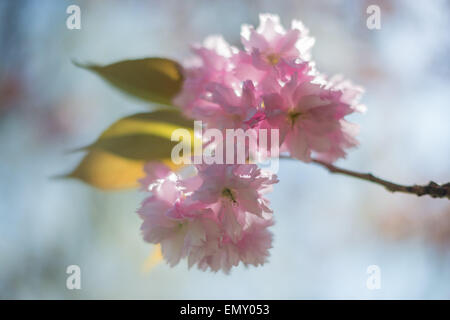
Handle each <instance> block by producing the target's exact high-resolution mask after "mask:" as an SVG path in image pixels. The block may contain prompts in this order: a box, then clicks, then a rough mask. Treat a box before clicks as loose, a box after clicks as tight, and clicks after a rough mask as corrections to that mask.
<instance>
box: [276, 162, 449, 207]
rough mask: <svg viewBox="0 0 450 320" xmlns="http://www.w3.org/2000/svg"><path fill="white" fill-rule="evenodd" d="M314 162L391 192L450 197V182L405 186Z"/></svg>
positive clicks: (330, 170)
mask: <svg viewBox="0 0 450 320" xmlns="http://www.w3.org/2000/svg"><path fill="white" fill-rule="evenodd" d="M283 158H284V159H292V158H289V157H283ZM312 162H313V163H315V164H317V165H319V166H321V167H324V168H325V169H327V170H328V171H329V172H330V173H336V174H342V175H346V176H350V177H354V178H357V179H361V180H366V181H370V182H373V183H376V184H379V185H381V186H383V187H385V188H386V189H387V190H389V191H391V192H403V193H409V194H415V195H417V196H419V197H420V196H423V195H429V196H430V197H432V198H448V199H450V183H446V184H441V185H439V184H437V183H436V182H433V181H430V182H429V183H428V184H427V185H417V184H416V185H413V186H404V185H400V184H397V183H393V182H390V181H387V180H383V179H381V178H378V177H375V176H374V175H373V174H371V173H360V172H355V171H351V170H347V169H342V168H339V167H336V166H334V165H332V164H330V163H327V162H325V161H321V160H317V159H313V160H312Z"/></svg>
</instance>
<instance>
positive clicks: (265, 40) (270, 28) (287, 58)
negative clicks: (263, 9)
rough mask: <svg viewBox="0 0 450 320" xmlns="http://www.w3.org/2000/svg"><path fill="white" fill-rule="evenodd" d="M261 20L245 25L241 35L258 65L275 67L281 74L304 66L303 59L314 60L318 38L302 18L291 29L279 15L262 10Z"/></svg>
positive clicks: (258, 67)
mask: <svg viewBox="0 0 450 320" xmlns="http://www.w3.org/2000/svg"><path fill="white" fill-rule="evenodd" d="M259 20H260V24H259V26H258V28H257V29H256V30H255V29H254V27H253V26H249V25H243V26H242V28H241V39H242V44H243V45H244V48H245V50H246V51H247V52H248V53H249V54H250V55H251V58H252V64H253V66H255V67H256V68H257V69H260V70H265V71H270V70H272V69H273V68H275V70H276V71H278V72H279V74H280V76H284V75H285V74H286V73H291V72H289V70H290V69H296V68H303V64H302V62H305V61H308V60H310V52H309V51H310V49H311V47H312V46H313V45H314V39H313V38H311V37H309V36H308V30H307V29H306V28H305V27H304V26H303V24H302V23H301V22H300V21H297V20H294V21H292V26H291V29H289V30H287V31H286V30H285V29H284V27H283V26H282V25H281V23H280V18H279V17H278V16H276V15H271V14H261V15H260V16H259Z"/></svg>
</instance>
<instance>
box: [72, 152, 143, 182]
mask: <svg viewBox="0 0 450 320" xmlns="http://www.w3.org/2000/svg"><path fill="white" fill-rule="evenodd" d="M143 166H144V161H136V160H129V159H125V158H122V157H119V156H116V155H113V154H110V153H108V152H102V151H98V150H94V151H90V152H89V153H88V154H87V155H86V156H85V157H84V158H83V160H82V161H81V162H80V164H79V165H78V167H77V168H76V169H75V170H74V171H73V172H72V173H70V174H69V175H68V177H71V178H77V179H80V180H82V181H84V182H86V183H88V184H90V185H92V186H94V187H97V188H99V189H103V190H118V189H126V188H134V187H137V186H138V179H140V178H142V177H143V176H144V171H143Z"/></svg>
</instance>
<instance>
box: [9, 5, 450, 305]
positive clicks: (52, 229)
mask: <svg viewBox="0 0 450 320" xmlns="http://www.w3.org/2000/svg"><path fill="white" fill-rule="evenodd" d="M71 4H76V5H79V6H80V8H81V23H82V29H81V30H68V29H67V28H66V24H65V22H66V19H67V17H68V15H67V14H66V8H67V7H68V6H69V5H71ZM371 4H376V5H379V6H380V8H381V29H380V30H369V29H368V28H367V27H366V19H367V17H368V15H367V13H366V8H367V7H368V6H369V5H371ZM260 12H263V13H264V12H271V13H276V14H279V15H280V16H281V19H282V21H283V23H284V24H285V26H288V25H289V24H290V20H291V19H301V20H302V21H303V22H304V23H305V25H306V26H307V27H308V28H309V29H310V33H311V34H312V36H314V37H315V38H316V45H315V47H314V49H313V58H314V59H315V60H316V61H317V67H318V69H319V70H321V71H322V72H325V73H328V74H334V73H341V74H343V75H345V76H346V77H348V78H350V79H352V80H353V81H354V82H355V83H357V84H360V85H362V86H364V87H365V88H366V93H365V95H364V98H363V102H364V103H365V104H366V105H367V106H368V112H367V113H366V114H365V115H356V116H354V117H352V119H351V120H352V121H354V122H356V123H359V124H360V125H361V134H360V142H361V145H360V147H359V148H358V149H355V150H353V151H350V152H349V155H348V158H347V159H345V160H341V161H339V162H338V165H341V166H343V167H346V168H351V169H354V170H360V171H371V172H373V173H375V174H377V175H379V176H381V177H384V178H387V179H390V180H393V181H396V182H399V183H404V184H414V183H423V184H425V183H427V182H428V181H429V180H433V181H436V182H448V181H449V180H450V140H449V137H450V127H449V124H450V108H449V101H450V91H449V90H448V88H449V84H450V69H449V59H450V41H449V36H448V30H449V29H450V19H449V17H450V3H449V2H448V1H445V0H442V1H439V0H436V1H425V0H420V1H407V0H403V1H401V0H397V1H376V0H367V1H351V2H350V1H312V0H310V1H299V0H292V1H241V0H221V1H193V0H189V1H175V0H173V1H159V0H154V1H137V0H136V1H131V0H130V1H123V0H120V1H119V0H115V1H76V0H72V1H56V0H39V1H38V0H34V1H32V0H30V1H24V0H20V1H19V0H15V1H10V0H1V1H0V146H1V149H0V150H1V151H0V152H1V157H0V298H8V299H9V298H23V299H29V298H40V299H54V298H62V299H80V298H87V299H90V298H99V299H110V298H124V299H128V298H139V299H141V298H142V299H169V298H170V299H203V298H209V299H231V298H235V299H302V298H312V299H316V298H324V299H330V298H338V299H342V298H356V299H379V298H405V299H416V298H424V299H428V298H439V299H441V298H444V299H448V298H450V202H449V201H448V200H436V199H431V198H418V197H415V196H412V195H402V194H391V193H389V192H387V191H386V190H384V189H382V188H381V187H380V186H377V185H374V184H371V183H368V182H364V181H357V180H355V179H351V178H348V177H344V176H335V175H330V174H328V173H327V172H326V171H324V170H323V169H322V168H319V167H316V166H314V165H307V164H302V163H299V162H293V161H289V162H286V163H282V164H281V167H280V171H279V173H278V175H279V178H280V183H279V184H278V185H277V186H276V188H275V189H274V192H273V193H272V194H270V195H269V198H270V200H271V201H272V207H273V209H274V211H275V219H276V225H275V226H274V227H273V228H272V231H273V233H274V238H275V240H274V247H273V249H272V250H271V257H270V261H269V262H268V263H267V264H266V265H265V266H263V267H259V268H248V269H247V268H245V267H239V268H236V269H234V270H233V271H232V273H231V274H230V275H224V274H222V273H218V274H214V273H209V272H206V273H205V272H201V271H198V270H195V269H193V270H190V271H188V269H187V265H186V263H185V262H182V263H180V265H178V266H177V267H175V268H170V267H168V266H167V265H166V264H164V263H160V264H158V265H156V266H154V267H153V268H152V269H151V270H145V269H146V268H145V267H144V265H145V261H146V259H147V257H148V256H149V254H151V252H152V250H153V247H152V245H149V244H146V243H144V242H143V240H142V239H141V236H140V232H139V226H140V220H139V218H138V216H137V215H136V214H135V210H136V208H137V207H138V206H139V203H140V201H141V200H142V198H143V194H141V193H139V192H138V191H137V190H130V191H121V192H102V191H98V190H95V189H93V188H92V187H89V186H87V185H85V184H83V183H81V182H79V181H74V180H66V181H64V180H63V181H61V180H52V179H51V177H52V176H54V175H57V174H61V173H66V172H69V171H70V170H71V169H73V168H74V167H75V165H76V164H77V163H78V161H79V160H80V159H81V157H82V154H73V153H68V152H67V151H68V150H71V149H73V148H75V147H79V146H82V145H86V144H88V143H90V142H92V141H93V140H94V139H95V138H96V137H97V136H98V135H99V133H100V132H101V131H102V130H104V129H105V128H106V127H107V126H108V125H109V124H110V123H112V122H113V121H114V120H117V119H119V118H121V117H123V116H126V115H129V114H132V113H135V112H140V111H145V110H148V109H149V106H148V105H146V104H145V103H142V102H140V101H136V100H133V99H130V98H129V97H126V96H124V95H122V94H121V93H120V92H118V91H116V90H113V89H112V88H111V87H110V86H108V84H106V83H105V82H103V81H102V80H101V79H100V78H98V77H97V76H95V75H94V74H92V73H89V72H87V71H84V70H81V69H78V68H76V67H75V66H74V65H73V64H72V63H71V60H73V59H75V60H78V61H84V62H96V63H110V62H115V61H117V60H122V59H128V58H140V57H147V56H167V57H170V58H174V59H179V60H181V59H183V58H185V57H187V56H188V55H189V44H191V43H193V42H200V41H201V40H202V39H203V38H204V37H205V36H207V35H209V34H223V35H224V37H225V38H226V39H227V40H228V41H229V42H230V43H232V44H235V45H239V40H240V39H239V31H240V25H241V24H242V23H251V24H257V23H258V13H260ZM72 264H76V265H79V266H80V267H81V272H82V289H81V290H67V289H66V277H67V274H66V267H67V266H68V265H72ZM369 265H378V266H379V267H380V269H381V289H379V290H368V288H367V287H366V280H367V278H368V276H369V275H368V274H367V273H366V269H367V267H368V266H369ZM147 269H148V268H147Z"/></svg>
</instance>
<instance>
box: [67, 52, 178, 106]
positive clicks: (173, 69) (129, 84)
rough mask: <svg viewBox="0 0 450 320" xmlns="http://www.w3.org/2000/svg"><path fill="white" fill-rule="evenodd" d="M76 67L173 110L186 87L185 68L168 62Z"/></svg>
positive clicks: (124, 90)
mask: <svg viewBox="0 0 450 320" xmlns="http://www.w3.org/2000/svg"><path fill="white" fill-rule="evenodd" d="M75 65H77V66H79V67H82V68H85V69H88V70H91V71H93V72H95V73H97V74H98V75H100V76H101V77H102V78H103V79H105V80H106V81H108V82H109V83H110V84H112V85H113V86H115V87H116V88H119V89H121V90H122V91H123V92H125V93H127V94H130V95H132V96H134V97H137V98H140V99H142V100H145V101H150V102H156V103H160V104H165V105H169V106H170V105H172V99H173V98H174V97H175V96H176V95H177V94H178V92H179V91H180V90H181V86H182V84H183V76H182V72H181V70H182V67H181V66H180V65H179V64H178V63H177V62H176V61H173V60H170V59H165V58H145V59H137V60H124V61H119V62H116V63H113V64H110V65H105V66H99V65H94V64H88V65H83V64H80V63H75Z"/></svg>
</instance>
